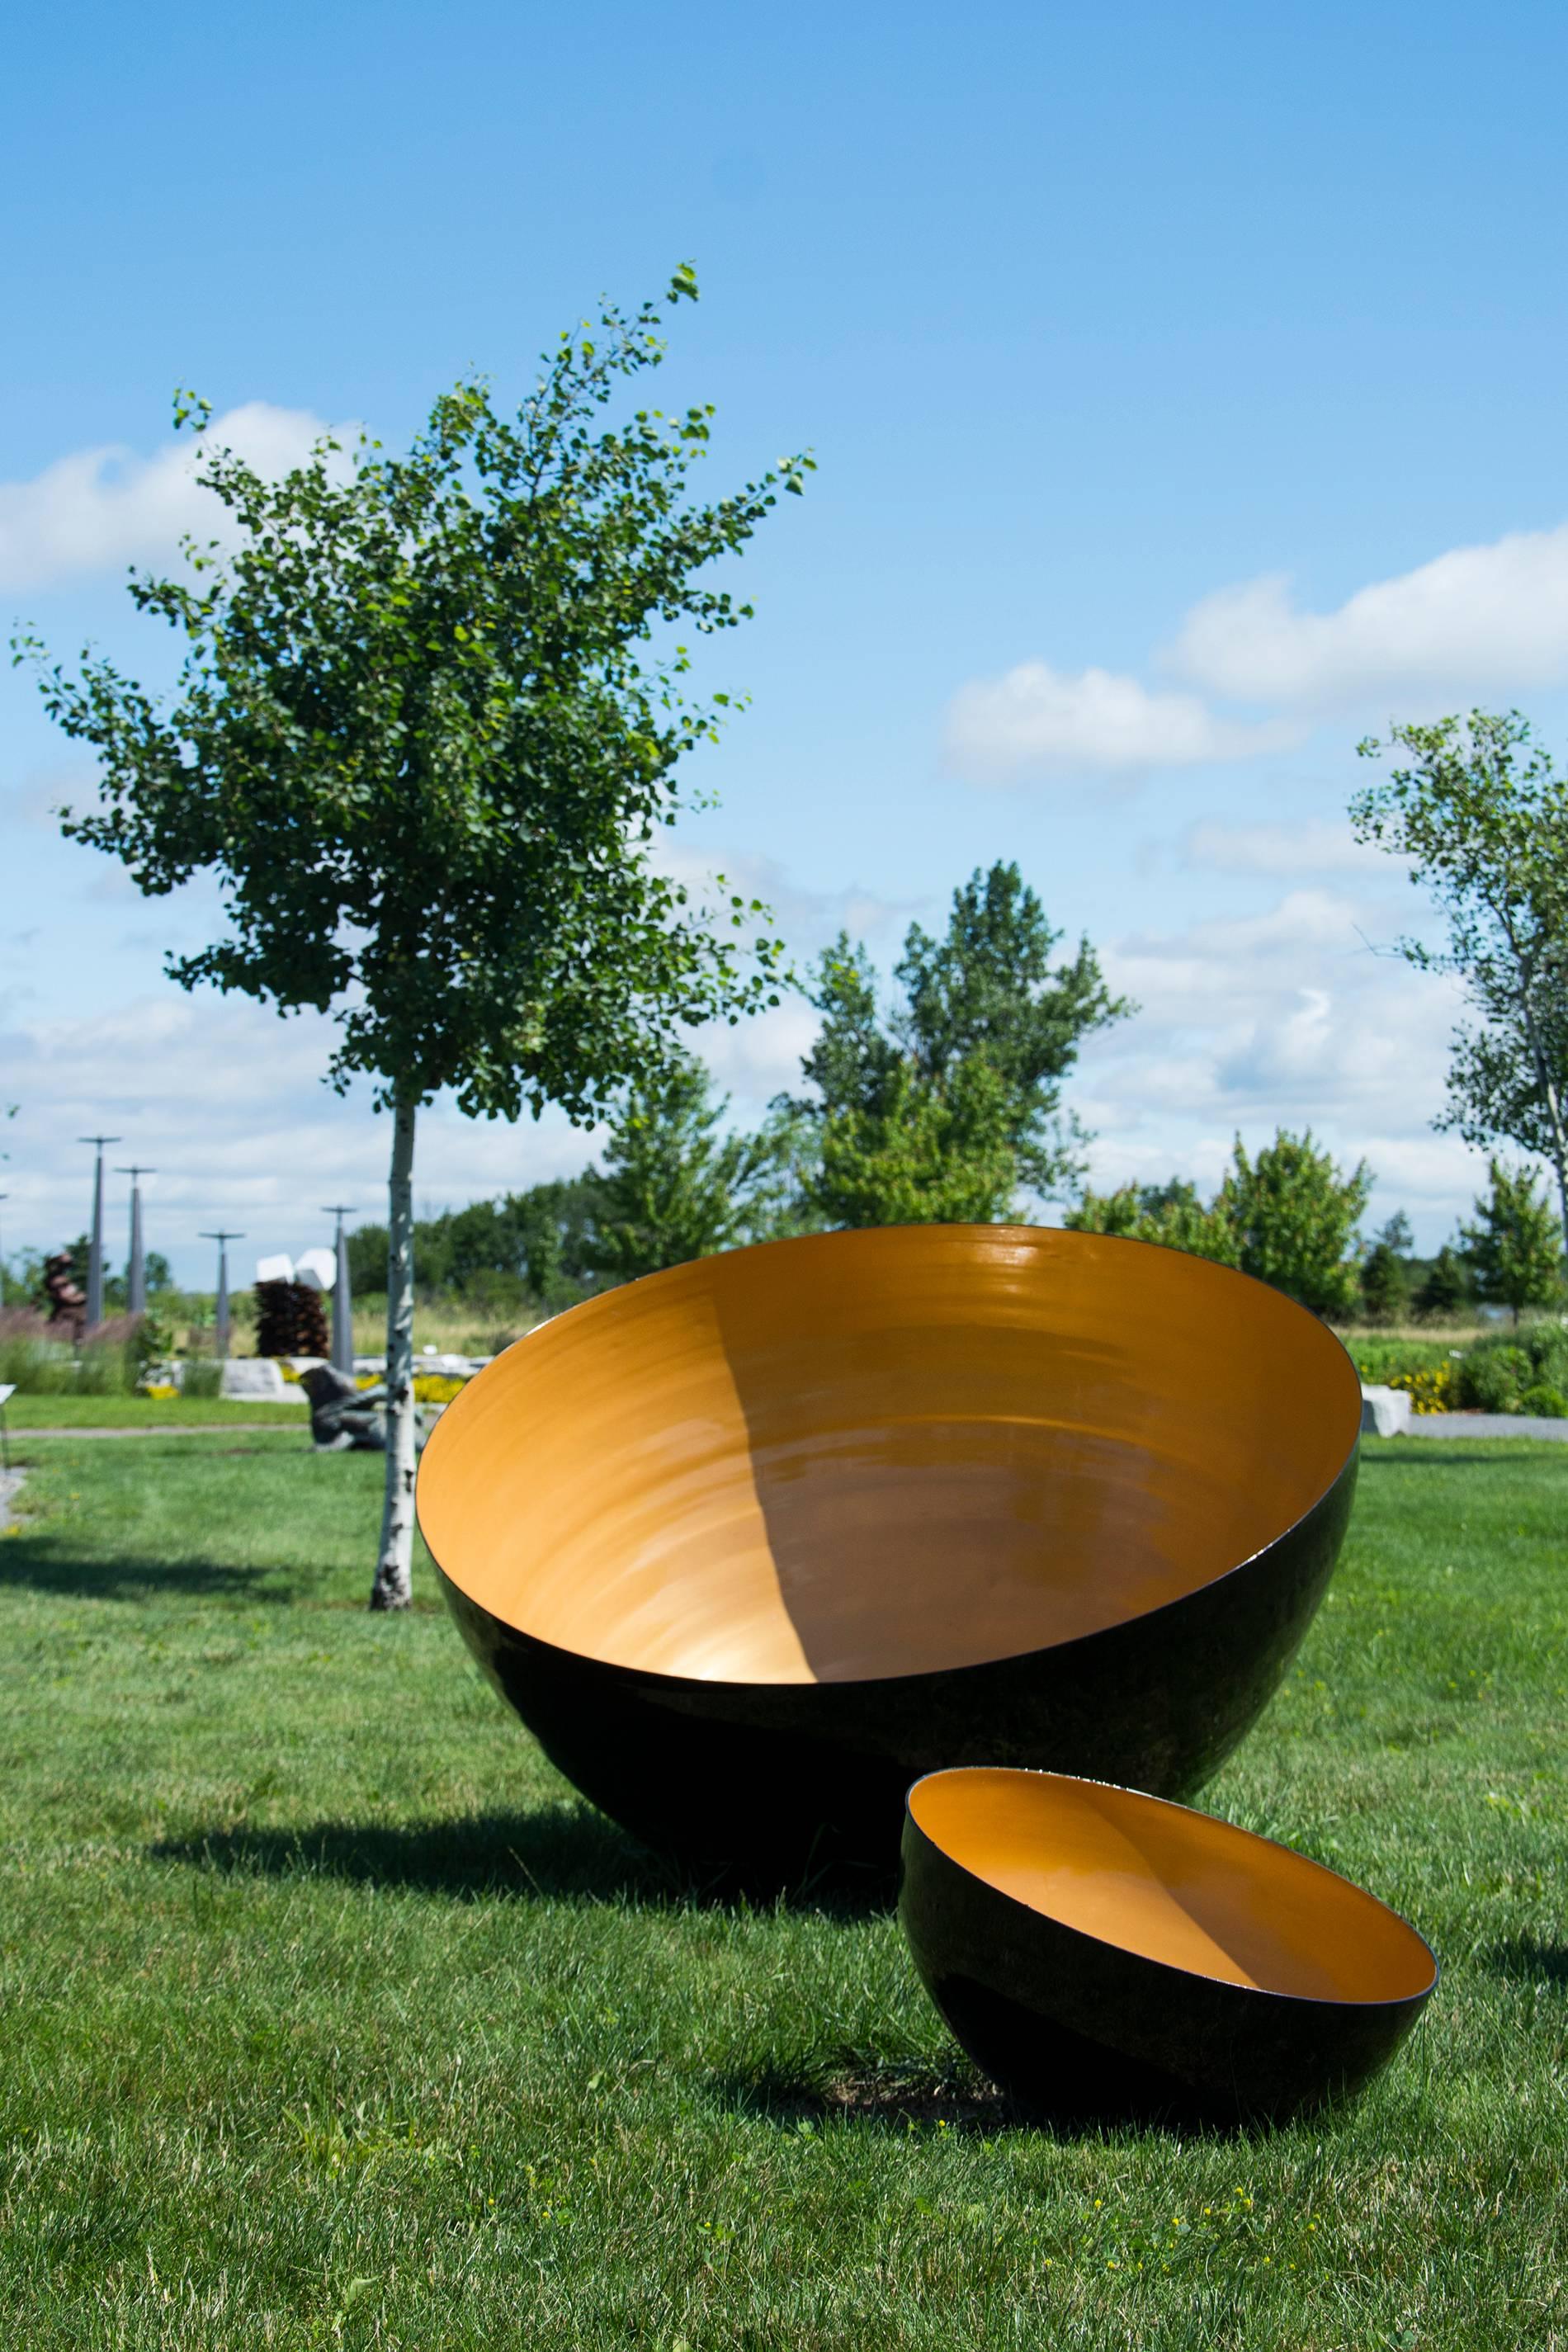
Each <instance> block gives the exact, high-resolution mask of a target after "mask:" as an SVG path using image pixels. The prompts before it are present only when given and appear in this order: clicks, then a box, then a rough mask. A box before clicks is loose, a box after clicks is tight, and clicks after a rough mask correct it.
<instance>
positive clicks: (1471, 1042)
mask: <svg viewBox="0 0 1568 2352" xmlns="http://www.w3.org/2000/svg"><path fill="white" fill-rule="evenodd" d="M1360 748H1361V751H1362V753H1363V757H1366V758H1374V759H1375V758H1380V757H1381V756H1382V754H1383V753H1384V751H1385V750H1394V749H1398V750H1401V751H1405V752H1407V753H1408V754H1410V760H1411V763H1410V765H1408V766H1407V767H1403V768H1396V769H1395V770H1394V772H1393V774H1392V777H1391V778H1390V780H1389V781H1388V782H1384V783H1380V784H1376V785H1373V786H1372V787H1370V788H1369V789H1368V790H1367V791H1365V792H1363V793H1359V794H1358V795H1357V796H1356V798H1355V799H1354V800H1353V801H1352V804H1351V817H1352V824H1353V825H1354V827H1355V831H1356V835H1357V837H1358V839H1360V840H1363V841H1373V842H1376V843H1378V844H1380V845H1381V846H1382V847H1384V848H1385V849H1388V850H1392V851H1393V852H1394V854H1395V855H1396V856H1402V857H1405V858H1408V860H1409V861H1410V875H1411V879H1412V881H1413V882H1415V883H1417V884H1423V885H1425V886H1426V888H1427V889H1429V890H1430V891H1431V893H1432V895H1433V897H1434V898H1436V902H1437V904H1438V906H1439V907H1440V908H1442V910H1443V913H1444V915H1445V917H1446V918H1447V926H1448V943H1447V948H1446V949H1445V950H1442V951H1438V950H1433V949H1428V948H1427V947H1426V946H1425V945H1423V944H1422V942H1421V941H1419V940H1411V939H1405V940H1401V941H1400V942H1399V951H1400V953H1401V954H1402V955H1403V956H1404V957H1405V959H1406V961H1408V962H1410V963H1412V964H1415V965H1416V966H1417V967H1418V968H1420V969H1422V970H1425V971H1452V972H1456V973H1458V976H1459V978H1460V979H1461V980H1462V982H1463V983H1464V988H1465V994H1466V997H1467V999H1468V1003H1469V1005H1470V1007H1471V1010H1472V1012H1473V1013H1475V1014H1476V1016H1477V1019H1476V1023H1475V1024H1474V1025H1471V1026H1468V1027H1465V1028H1461V1029H1458V1030H1457V1031H1456V1032H1455V1034H1454V1041H1453V1055H1452V1059H1451V1061H1450V1063H1449V1067H1448V1108H1447V1110H1446V1111H1445V1112H1444V1113H1443V1114H1442V1115H1441V1117H1440V1118H1437V1119H1436V1121H1435V1122H1434V1123H1435V1125H1436V1126H1438V1127H1440V1128H1453V1129H1458V1133H1459V1134H1461V1135H1462V1136H1463V1137H1464V1138H1465V1139H1466V1141H1467V1142H1468V1143H1475V1144H1480V1145H1488V1144H1494V1143H1498V1142H1510V1143H1514V1144H1517V1145H1518V1146H1519V1147H1520V1149H1521V1150H1523V1151H1526V1152H1529V1153H1531V1155H1534V1156H1539V1157H1540V1158H1541V1159H1542V1160H1546V1161H1547V1162H1548V1163H1549V1165H1550V1166H1551V1168H1552V1172H1553V1175H1554V1177H1555V1179H1556V1184H1557V1199H1558V1205H1559V1209H1560V1211H1561V1221H1560V1230H1563V1231H1568V782H1565V780H1564V779H1563V777H1562V776H1560V775H1559V774H1558V773H1557V772H1556V771H1555V770H1554V768H1553V766H1552V761H1551V760H1550V758H1549V757H1548V755H1547V754H1546V752H1544V751H1540V750H1538V749H1537V748H1536V747H1535V746H1534V745H1533V743H1532V741H1531V731H1530V726H1529V722H1528V721H1527V720H1526V719H1522V718H1521V716H1520V714H1519V712H1518V711H1517V710H1510V711H1509V712H1507V713H1506V714H1505V715H1503V716H1500V717H1499V716H1496V715H1493V714H1490V713H1489V712H1486V711H1481V710H1472V711H1471V713H1470V715H1469V717H1468V719H1458V718H1452V719H1439V720H1438V721H1437V722H1436V724H1435V725H1433V726H1429V727H1395V728H1394V729H1393V730H1392V732H1391V734H1390V737H1389V741H1388V743H1387V744H1386V745H1384V744H1383V743H1379V742H1376V741H1368V742H1364V743H1363V744H1362V745H1361V747H1360Z"/></svg>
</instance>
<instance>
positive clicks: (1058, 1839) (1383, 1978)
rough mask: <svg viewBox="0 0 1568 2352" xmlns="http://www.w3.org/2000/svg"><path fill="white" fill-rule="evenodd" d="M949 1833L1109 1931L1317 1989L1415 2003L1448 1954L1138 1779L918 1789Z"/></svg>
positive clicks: (1023, 1780)
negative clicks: (1126, 1785) (1123, 1784)
mask: <svg viewBox="0 0 1568 2352" xmlns="http://www.w3.org/2000/svg"><path fill="white" fill-rule="evenodd" d="M910 1812H911V1814H912V1815H913V1817H914V1819H915V1822H916V1823H917V1824H918V1826H919V1827H920V1828H921V1829H922V1830H923V1831H924V1832H925V1834H926V1835H927V1837H929V1838H930V1839H931V1843H932V1844H933V1845H936V1846H940V1847H941V1849H942V1853H946V1854H949V1855H951V1856H952V1860H953V1861H954V1862H957V1863H960V1864H963V1868H964V1869H965V1870H968V1871H971V1872H973V1874H974V1876H975V1877H977V1878H983V1879H984V1880H985V1881H986V1883H987V1884H988V1885H992V1886H996V1887H1000V1889H1001V1890H1002V1892H1003V1893H1004V1894H1005V1895H1011V1896H1012V1897H1013V1899H1014V1901H1015V1902H1017V1903H1024V1904H1027V1906H1029V1908H1030V1910H1032V1911H1040V1912H1043V1913H1044V1914H1045V1915H1046V1916H1047V1917H1049V1918H1052V1919H1059V1920H1061V1921H1062V1922H1063V1923H1064V1925H1066V1926H1067V1927H1076V1928H1078V1929H1079V1931H1080V1932H1081V1933H1082V1934H1084V1935H1086V1936H1094V1937H1098V1938H1099V1939H1100V1942H1101V1943H1105V1944H1115V1945H1117V1946H1119V1947H1120V1948H1121V1949H1122V1950H1123V1951H1128V1952H1140V1953H1142V1955H1143V1957H1144V1958H1146V1959H1151V1960H1163V1961H1164V1962H1165V1963H1166V1964H1167V1965H1168V1966H1169V1967H1171V1968H1175V1969H1186V1970H1187V1971H1188V1972H1189V1973H1190V1974H1192V1975H1194V1976H1201V1977H1218V1978H1221V1979H1223V1980H1224V1981H1225V1982H1226V1983H1227V1984H1238V1985H1252V1986H1255V1987H1259V1988H1261V1989H1262V1990H1266V1991H1268V1992H1278V1993H1289V1994H1293V1995H1295V1996H1297V1997H1299V1998H1303V1999H1307V2000H1340V2001H1381V2000H1411V1999H1413V1998H1414V1997H1415V1995H1416V1994H1418V1993H1424V1992H1426V1991H1427V1990H1429V1989H1430V1987H1431V1984H1432V1980H1433V1976H1434V1972H1435V1964H1434V1962H1433V1958H1432V1955H1431V1953H1430V1951H1429V1950H1428V1949H1427V1948H1426V1945H1425V1944H1424V1943H1423V1942H1422V1940H1421V1937H1419V1936H1418V1935H1417V1934H1416V1933H1415V1928H1414V1927H1409V1926H1408V1925H1407V1924H1406V1923H1405V1920H1403V1919H1401V1918H1400V1917H1399V1916H1398V1914H1397V1913H1396V1912H1393V1911H1391V1910H1389V1908H1388V1906H1386V1904H1383V1903H1380V1902H1379V1901H1378V1900H1377V1897H1376V1896H1375V1895H1368V1894H1367V1893H1366V1892H1365V1891H1364V1890H1363V1888H1362V1887H1359V1886H1352V1885H1351V1883H1350V1881H1349V1879H1346V1878H1340V1877H1338V1876H1336V1875H1335V1874H1334V1873H1333V1872H1332V1871H1331V1870H1324V1869H1323V1868H1322V1867H1321V1865H1320V1864H1317V1863H1315V1862H1309V1861H1308V1859H1307V1857H1306V1856H1305V1854H1300V1853H1291V1852H1290V1850H1289V1847H1287V1846H1282V1845H1274V1844H1272V1843H1270V1841H1269V1840H1268V1838H1260V1837H1254V1836H1253V1835H1252V1834H1251V1832H1248V1831H1247V1830H1239V1829H1237V1828H1235V1827H1234V1826H1233V1824H1232V1823H1230V1822H1218V1821H1214V1820H1212V1819H1211V1818H1210V1817H1209V1815H1208V1814H1206V1813H1194V1812H1189V1811H1186V1809H1185V1808H1184V1806H1181V1805H1172V1804H1167V1803H1165V1802H1163V1801H1162V1800H1161V1799H1160V1798H1158V1797H1144V1796H1140V1795H1137V1794H1136V1793H1135V1792H1134V1791H1133V1790H1130V1789H1108V1788H1102V1787H1101V1786H1100V1785H1099V1783H1098V1782H1096V1781H1093V1780H1068V1779H1066V1778H1063V1777H1059V1776H1058V1775H1057V1774H1055V1773H1049V1772H1012V1771H1005V1770H1000V1769H998V1770H990V1769H985V1768H984V1767H975V1768H973V1769H962V1770H958V1771H952V1772H938V1773H934V1774H932V1776H931V1778H930V1779H929V1780H921V1781H917V1783H916V1785H915V1786H914V1788H913V1789H911V1790H910Z"/></svg>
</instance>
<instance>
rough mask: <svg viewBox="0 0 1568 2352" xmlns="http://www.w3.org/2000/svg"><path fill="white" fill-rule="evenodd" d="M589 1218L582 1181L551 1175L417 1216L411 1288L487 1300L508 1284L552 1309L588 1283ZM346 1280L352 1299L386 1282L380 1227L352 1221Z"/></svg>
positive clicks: (384, 1244) (572, 1300)
mask: <svg viewBox="0 0 1568 2352" xmlns="http://www.w3.org/2000/svg"><path fill="white" fill-rule="evenodd" d="M590 1222H591V1218H590V1211H589V1206H588V1186H587V1180H586V1178H585V1177H582V1176H573V1177H564V1178H561V1177H557V1178H553V1179H552V1180H551V1181H548V1182H545V1183H542V1184H534V1185H531V1186H530V1187H529V1189H528V1190H527V1191H526V1192H507V1193H503V1194H501V1195H500V1198H498V1199H492V1200H485V1201H472V1202H469V1203H468V1207H467V1208H463V1209H452V1210H446V1211H443V1213H441V1214H440V1215H439V1216H436V1217H426V1218H421V1219H418V1220H417V1221H416V1223H415V1227H414V1262H415V1265H416V1266H417V1268H418V1271H419V1288H420V1291H421V1293H422V1294H423V1295H425V1296H426V1297H462V1298H468V1299H471V1300H473V1301H475V1302H476V1303H480V1302H483V1303H485V1304H487V1305H488V1304H493V1303H495V1302H496V1300H497V1297H498V1288H499V1289H504V1287H505V1286H506V1285H508V1284H510V1285H512V1286H514V1288H515V1291H516V1292H517V1294H519V1297H521V1294H523V1293H526V1294H527V1297H528V1298H530V1299H531V1301H532V1302H533V1304H534V1305H535V1306H537V1307H542V1308H543V1309H544V1310H545V1312H546V1313H549V1314H553V1313H555V1312H556V1311H558V1310H559V1309H560V1308H561V1307H570V1306H572V1305H574V1303H575V1302H576V1301H577V1300H578V1299H580V1298H582V1297H584V1296H585V1295H586V1292H587V1290H588V1289H589V1288H591V1287H592V1286H593V1285H592V1283H591V1281H590V1279H589V1277H588V1276H587V1273H586V1263H585V1255H584V1253H585V1247H586V1240H585V1237H586V1234H587V1231H588V1227H589V1224H590ZM348 1243H349V1279H350V1281H351V1283H352V1284H353V1291H354V1296H355V1297H362V1296H365V1295H371V1294H374V1292H375V1291H376V1290H377V1289H378V1288H379V1286H380V1285H381V1284H383V1283H384V1281H385V1279H386V1249H387V1239H386V1227H385V1226H384V1225H382V1224H365V1225H359V1226H356V1227H355V1228H354V1230H353V1233H351V1234H350V1235H349V1237H348Z"/></svg>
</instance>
